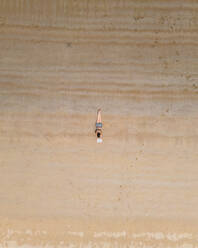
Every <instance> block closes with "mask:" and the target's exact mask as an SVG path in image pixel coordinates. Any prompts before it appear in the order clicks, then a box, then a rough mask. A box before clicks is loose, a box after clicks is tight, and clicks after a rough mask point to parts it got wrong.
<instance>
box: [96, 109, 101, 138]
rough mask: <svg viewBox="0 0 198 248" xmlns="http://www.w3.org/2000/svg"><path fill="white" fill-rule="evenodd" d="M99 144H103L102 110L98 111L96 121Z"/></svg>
mask: <svg viewBox="0 0 198 248" xmlns="http://www.w3.org/2000/svg"><path fill="white" fill-rule="evenodd" d="M95 133H96V137H97V143H102V119H101V109H98V111H97V119H96V129H95Z"/></svg>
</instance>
